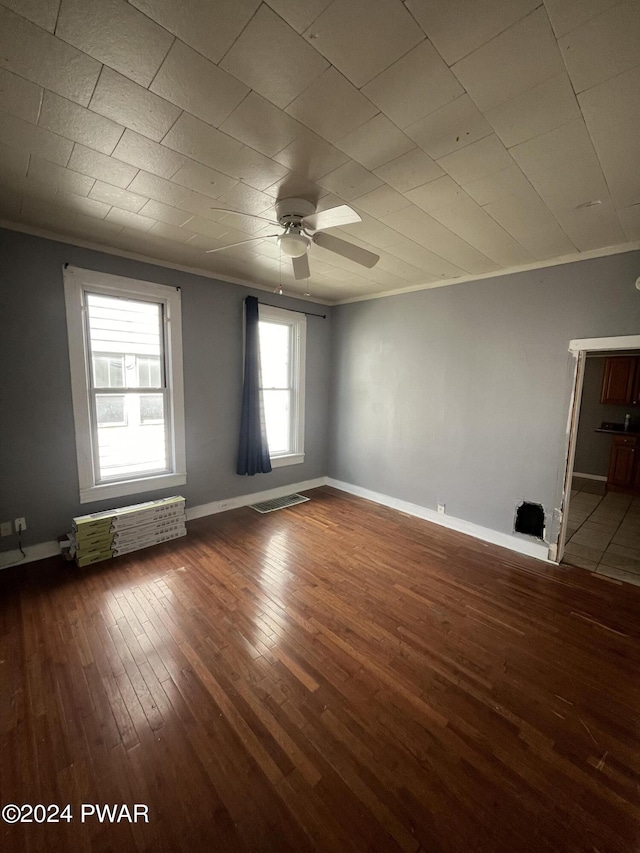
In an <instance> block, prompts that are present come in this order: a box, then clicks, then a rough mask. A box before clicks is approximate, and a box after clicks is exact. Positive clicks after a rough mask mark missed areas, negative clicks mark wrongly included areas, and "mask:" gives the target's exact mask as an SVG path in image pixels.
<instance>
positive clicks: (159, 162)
mask: <svg viewBox="0 0 640 853" xmlns="http://www.w3.org/2000/svg"><path fill="white" fill-rule="evenodd" d="M113 157H115V159H116V160H122V162H123V163H130V164H131V165H132V166H137V167H138V168H139V169H144V171H145V172H151V174H152V175H158V176H159V177H160V178H170V177H171V176H172V175H173V174H175V172H177V171H178V169H179V168H180V167H181V166H183V165H184V164H185V163H186V162H187V161H186V158H185V157H183V156H182V155H181V154H176V152H175V151H171V149H169V148H167V147H165V146H164V145H159V144H158V143H157V142H153V141H151V140H150V139H147V137H146V136H140V134H139V133H134V131H133V130H125V132H124V135H123V137H122V139H121V140H120V142H118V144H117V146H116V149H115V151H114V152H113Z"/></svg>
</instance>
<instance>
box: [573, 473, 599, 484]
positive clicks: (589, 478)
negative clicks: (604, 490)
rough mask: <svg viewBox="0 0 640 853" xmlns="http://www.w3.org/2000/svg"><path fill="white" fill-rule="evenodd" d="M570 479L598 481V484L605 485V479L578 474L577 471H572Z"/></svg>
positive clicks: (593, 475) (592, 475) (595, 475)
mask: <svg viewBox="0 0 640 853" xmlns="http://www.w3.org/2000/svg"><path fill="white" fill-rule="evenodd" d="M571 476H572V477H581V478H582V479H583V480H598V482H600V483H606V482H607V478H606V477H601V476H600V474H579V473H578V472H577V471H574V472H573V474H572V475H571Z"/></svg>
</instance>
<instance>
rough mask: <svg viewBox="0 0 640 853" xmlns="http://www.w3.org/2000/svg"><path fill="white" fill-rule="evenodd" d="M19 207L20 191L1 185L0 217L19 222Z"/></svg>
mask: <svg viewBox="0 0 640 853" xmlns="http://www.w3.org/2000/svg"><path fill="white" fill-rule="evenodd" d="M21 209H22V195H21V193H19V192H15V191H14V190H8V189H6V188H5V187H3V188H2V192H1V193H0V217H1V218H2V219H8V220H9V221H13V222H19V220H20V212H21Z"/></svg>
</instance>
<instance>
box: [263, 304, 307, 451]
mask: <svg viewBox="0 0 640 853" xmlns="http://www.w3.org/2000/svg"><path fill="white" fill-rule="evenodd" d="M306 330H307V319H306V317H305V316H304V314H298V313H294V312H293V311H284V310H283V309H281V308H272V307H271V306H268V305H260V363H261V370H262V398H263V402H264V413H265V421H266V426H267V439H268V442H269V455H270V456H271V465H272V466H273V467H275V468H277V467H279V466H281V465H293V464H295V463H298V462H303V461H304V373H305V348H306Z"/></svg>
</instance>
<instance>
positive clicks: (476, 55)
mask: <svg viewBox="0 0 640 853" xmlns="http://www.w3.org/2000/svg"><path fill="white" fill-rule="evenodd" d="M452 71H453V73H454V74H455V75H456V77H457V78H458V80H459V81H460V82H461V83H462V85H463V86H464V88H465V89H466V90H467V92H468V93H469V94H470V95H471V97H472V98H473V100H474V101H475V103H476V104H477V105H478V107H480V109H481V110H483V111H485V110H489V109H491V108H492V107H496V106H498V104H501V103H503V102H504V101H508V100H510V99H511V98H515V97H516V96H517V95H520V94H522V92H526V91H527V89H531V88H532V87H533V86H535V85H536V84H538V83H542V82H543V81H544V80H546V79H548V78H549V77H553V76H555V75H556V74H560V72H562V71H564V63H563V61H562V56H561V55H560V51H559V50H558V43H557V42H556V39H555V36H554V35H553V30H552V29H551V24H550V23H549V19H548V18H547V15H546V13H545V11H544V7H541V8H539V9H537V10H536V11H535V12H532V13H531V14H530V15H528V16H527V17H526V18H524V19H523V20H521V21H518V23H517V24H514V25H513V26H512V27H510V28H509V29H508V30H506V31H505V32H503V33H501V34H500V35H499V36H496V38H494V39H492V40H491V41H490V42H488V44H485V45H484V46H483V47H480V48H478V50H476V51H474V52H473V53H472V54H471V55H470V56H467V57H466V58H465V59H463V60H461V61H460V62H458V63H457V64H456V65H454V66H453V68H452Z"/></svg>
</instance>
